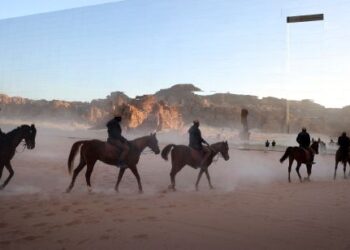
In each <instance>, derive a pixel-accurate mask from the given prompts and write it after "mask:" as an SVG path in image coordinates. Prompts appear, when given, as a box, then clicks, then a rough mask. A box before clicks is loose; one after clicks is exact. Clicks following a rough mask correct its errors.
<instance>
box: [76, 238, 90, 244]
mask: <svg viewBox="0 0 350 250" xmlns="http://www.w3.org/2000/svg"><path fill="white" fill-rule="evenodd" d="M88 240H89V239H85V240H81V241H79V242H78V244H77V245H81V244H83V243H85V242H87V241H88Z"/></svg>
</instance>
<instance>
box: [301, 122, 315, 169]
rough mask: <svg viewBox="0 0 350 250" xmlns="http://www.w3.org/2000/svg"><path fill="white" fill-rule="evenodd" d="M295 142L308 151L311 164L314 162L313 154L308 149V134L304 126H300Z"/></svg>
mask: <svg viewBox="0 0 350 250" xmlns="http://www.w3.org/2000/svg"><path fill="white" fill-rule="evenodd" d="M297 142H298V143H299V147H301V148H303V149H305V150H307V151H308V152H309V153H310V155H311V159H310V160H311V162H312V164H314V156H313V154H312V153H311V150H310V135H309V133H308V132H307V131H306V128H302V130H301V132H300V133H299V134H298V137H297Z"/></svg>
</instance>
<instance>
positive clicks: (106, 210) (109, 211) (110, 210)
mask: <svg viewBox="0 0 350 250" xmlns="http://www.w3.org/2000/svg"><path fill="white" fill-rule="evenodd" d="M113 211H114V209H113V208H106V209H105V212H107V213H111V212H113Z"/></svg>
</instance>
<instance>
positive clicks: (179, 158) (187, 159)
mask: <svg viewBox="0 0 350 250" xmlns="http://www.w3.org/2000/svg"><path fill="white" fill-rule="evenodd" d="M209 150H210V152H211V153H210V155H209V157H208V158H207V160H206V162H205V163H204V165H205V167H203V168H201V169H200V171H199V174H198V178H197V182H196V190H198V183H199V181H200V179H201V177H202V174H203V173H205V175H206V176H207V179H208V182H209V187H210V188H211V189H212V188H213V185H212V184H211V181H210V176H209V172H208V167H209V166H210V164H211V163H212V162H213V158H214V157H215V156H216V155H217V154H218V153H220V154H221V155H222V156H223V158H224V159H225V161H227V160H229V159H230V156H229V154H228V150H229V147H228V144H227V141H224V142H217V143H214V144H212V145H210V146H209ZM170 151H171V171H170V180H171V184H170V185H169V189H172V190H174V191H175V175H176V174H177V173H178V172H179V171H180V170H181V169H182V168H183V167H184V166H185V165H189V166H191V167H192V168H198V167H199V165H200V163H201V161H202V159H201V158H200V157H198V152H197V151H196V150H194V149H191V148H190V147H188V146H185V145H174V144H169V145H167V146H166V147H165V148H164V149H163V150H162V153H161V155H162V158H163V159H164V160H166V161H167V160H168V154H169V152H170Z"/></svg>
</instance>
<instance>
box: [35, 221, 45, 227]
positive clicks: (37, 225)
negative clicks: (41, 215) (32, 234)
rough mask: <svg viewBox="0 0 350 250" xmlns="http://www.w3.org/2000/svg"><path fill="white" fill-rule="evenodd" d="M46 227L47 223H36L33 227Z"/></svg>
mask: <svg viewBox="0 0 350 250" xmlns="http://www.w3.org/2000/svg"><path fill="white" fill-rule="evenodd" d="M45 225H47V223H44V222H43V223H37V224H34V225H33V227H42V226H45Z"/></svg>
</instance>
